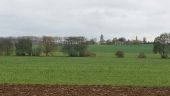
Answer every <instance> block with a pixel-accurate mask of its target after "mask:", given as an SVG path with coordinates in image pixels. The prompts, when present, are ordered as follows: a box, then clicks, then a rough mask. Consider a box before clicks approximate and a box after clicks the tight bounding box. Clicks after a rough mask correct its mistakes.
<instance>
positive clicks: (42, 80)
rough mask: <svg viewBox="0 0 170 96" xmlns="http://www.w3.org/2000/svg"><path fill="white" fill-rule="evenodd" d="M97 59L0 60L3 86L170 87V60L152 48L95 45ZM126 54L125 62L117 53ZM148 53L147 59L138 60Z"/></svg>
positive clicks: (93, 48) (59, 53)
mask: <svg viewBox="0 0 170 96" xmlns="http://www.w3.org/2000/svg"><path fill="white" fill-rule="evenodd" d="M89 50H91V51H93V52H96V54H97V57H64V55H63V54H62V53H61V52H57V56H56V57H16V56H11V57H0V83H17V84H18V83H19V84H28V83H29V84H71V85H75V84H80V85H114V86H170V60H169V59H167V60H162V59H160V56H159V55H155V54H153V53H152V45H123V46H109V45H103V46H99V45H95V46H89ZM117 50H123V51H125V58H116V57H115V56H114V52H115V51H117ZM139 52H145V53H146V55H147V59H138V58H137V55H138V53H139Z"/></svg>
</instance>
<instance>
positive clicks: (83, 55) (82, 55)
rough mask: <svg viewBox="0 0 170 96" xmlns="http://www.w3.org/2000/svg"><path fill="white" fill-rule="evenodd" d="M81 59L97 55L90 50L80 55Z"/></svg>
mask: <svg viewBox="0 0 170 96" xmlns="http://www.w3.org/2000/svg"><path fill="white" fill-rule="evenodd" d="M80 56H81V57H96V54H95V53H93V52H90V51H88V50H86V51H84V52H81V53H80Z"/></svg>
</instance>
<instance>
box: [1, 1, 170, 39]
mask: <svg viewBox="0 0 170 96" xmlns="http://www.w3.org/2000/svg"><path fill="white" fill-rule="evenodd" d="M169 5H170V0H0V36H23V35H24V36H26V35H29V36H33V35H35V36H42V35H52V36H53V35H55V36H74V35H76V36H80V35H81V36H85V37H89V38H95V37H96V38H99V36H100V35H101V34H103V35H104V37H105V39H108V38H113V37H126V38H129V39H135V37H136V35H137V36H138V37H139V38H140V39H142V38H143V37H147V39H148V40H153V39H154V37H155V36H158V35H159V34H161V33H165V32H170V19H169V18H170V6H169Z"/></svg>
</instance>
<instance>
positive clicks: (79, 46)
mask: <svg viewBox="0 0 170 96" xmlns="http://www.w3.org/2000/svg"><path fill="white" fill-rule="evenodd" d="M58 46H59V44H58V43H57V42H56V41H55V39H54V37H50V36H44V37H42V38H41V39H40V40H39V42H37V43H36V44H33V39H30V38H28V37H19V38H17V39H16V40H13V39H11V38H0V55H3V56H9V55H17V56H52V54H53V53H55V52H56V51H57V50H58ZM87 48H88V44H87V42H86V38H85V37H67V38H65V40H64V41H63V44H62V48H61V49H62V51H63V52H64V53H65V54H67V55H68V56H71V57H78V56H79V57H85V56H95V53H92V52H90V51H88V50H87Z"/></svg>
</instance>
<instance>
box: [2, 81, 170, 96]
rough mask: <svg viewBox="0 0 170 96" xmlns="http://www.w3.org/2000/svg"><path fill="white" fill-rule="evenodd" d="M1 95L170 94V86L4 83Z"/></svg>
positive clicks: (121, 95)
mask: <svg viewBox="0 0 170 96" xmlns="http://www.w3.org/2000/svg"><path fill="white" fill-rule="evenodd" d="M0 96H170V88H144V87H112V86H67V85H8V84H2V85H0Z"/></svg>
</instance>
